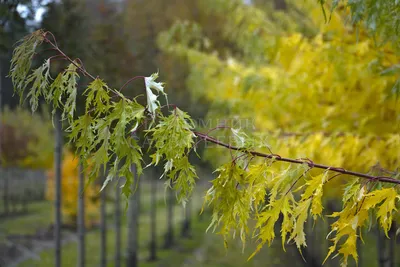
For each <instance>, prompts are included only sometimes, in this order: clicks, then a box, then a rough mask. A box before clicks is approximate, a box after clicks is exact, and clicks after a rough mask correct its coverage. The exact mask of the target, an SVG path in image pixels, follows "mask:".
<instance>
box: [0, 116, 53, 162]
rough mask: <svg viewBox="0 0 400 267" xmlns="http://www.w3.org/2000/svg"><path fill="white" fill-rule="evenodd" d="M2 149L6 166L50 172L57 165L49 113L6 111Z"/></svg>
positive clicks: (0, 143)
mask: <svg viewBox="0 0 400 267" xmlns="http://www.w3.org/2000/svg"><path fill="white" fill-rule="evenodd" d="M0 119H1V128H0V136H1V139H0V146H1V154H0V157H1V162H2V166H4V167H20V168H31V169H47V168H50V167H51V166H52V164H53V161H52V160H53V150H52V148H53V142H52V135H53V131H52V125H51V121H50V118H49V116H48V115H47V114H46V113H44V112H43V113H42V114H40V113H36V114H33V115H32V114H31V112H29V111H27V110H24V109H22V108H16V109H14V110H10V109H8V108H6V109H5V110H4V111H3V112H2V114H1V117H0Z"/></svg>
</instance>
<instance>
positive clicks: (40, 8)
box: [17, 0, 52, 24]
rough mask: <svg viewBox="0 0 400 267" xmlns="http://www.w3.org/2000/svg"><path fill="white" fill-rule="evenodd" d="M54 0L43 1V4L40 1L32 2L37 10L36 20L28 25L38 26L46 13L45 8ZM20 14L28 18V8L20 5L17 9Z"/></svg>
mask: <svg viewBox="0 0 400 267" xmlns="http://www.w3.org/2000/svg"><path fill="white" fill-rule="evenodd" d="M51 1H52V0H43V1H41V2H42V3H39V2H40V1H39V0H35V1H32V2H33V6H34V8H35V19H34V20H33V21H29V22H28V24H36V23H39V22H40V21H41V20H42V17H43V14H44V13H45V12H46V8H44V7H43V6H45V5H47V4H48V3H50V2H51ZM17 10H18V12H19V13H20V14H21V16H22V17H26V15H27V12H28V8H27V6H25V5H18V7H17Z"/></svg>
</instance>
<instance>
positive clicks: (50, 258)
mask: <svg viewBox="0 0 400 267" xmlns="http://www.w3.org/2000/svg"><path fill="white" fill-rule="evenodd" d="M162 186H163V185H161V187H162ZM161 187H160V188H159V190H158V194H157V222H158V223H157V236H158V240H157V242H158V247H161V246H162V244H163V238H164V234H165V231H166V227H167V223H166V216H167V214H166V204H165V198H164V190H163V189H162V188H161ZM150 201H151V198H150V185H149V184H148V183H143V187H142V192H141V217H140V224H139V227H140V230H139V233H140V237H139V245H140V253H139V258H140V260H141V261H142V262H143V263H144V264H145V266H159V265H157V264H158V263H157V262H154V263H148V262H147V257H148V244H149V240H150V229H149V227H150V217H149V210H150ZM201 205H202V200H201V199H200V194H199V191H197V192H196V193H195V195H194V198H193V213H192V218H193V221H198V220H197V219H196V218H197V215H198V211H199V209H200V207H201ZM114 207H115V203H114V200H113V194H111V193H110V196H109V197H108V201H107V208H106V210H107V227H108V230H107V259H108V262H109V264H108V266H113V264H114V255H115V225H114V220H115V218H114ZM121 207H122V211H123V215H122V218H121V225H122V227H121V231H122V235H121V236H122V244H121V247H122V251H121V252H120V253H121V258H122V261H123V258H124V255H125V248H126V244H127V236H128V235H127V223H126V222H127V220H126V213H125V212H124V207H125V202H124V201H122V203H121ZM183 215H184V212H183V207H182V206H180V205H178V204H176V205H175V207H174V225H175V237H176V239H177V248H180V249H179V250H182V251H184V253H183V252H182V251H179V252H177V251H175V250H169V251H164V250H159V252H158V256H159V258H160V259H162V258H165V257H170V256H171V253H172V254H173V253H177V254H179V255H180V256H183V255H186V254H188V253H189V254H190V253H191V250H192V249H194V248H195V247H196V246H198V245H200V243H201V242H202V239H201V236H203V233H204V230H205V229H206V224H207V223H208V220H203V221H202V222H201V223H195V224H193V230H194V231H193V232H194V235H193V238H192V239H186V240H183V239H181V238H178V237H179V235H180V227H181V222H182V221H183ZM52 218H53V207H52V203H51V202H48V201H42V202H37V203H34V204H31V205H30V212H29V213H28V214H26V215H21V216H17V217H12V218H9V219H5V220H2V221H1V222H0V229H1V231H2V233H3V234H2V238H4V237H5V236H6V235H10V234H34V233H36V231H37V230H38V229H46V227H48V226H49V225H51V224H52V222H53V220H52ZM63 234H64V235H68V236H70V237H71V236H72V238H69V239H70V240H69V241H68V242H66V243H65V244H64V245H63V246H62V265H63V266H74V265H75V264H76V262H77V242H76V236H75V234H74V233H72V232H71V231H67V230H63ZM182 248H183V249H182ZM86 252H87V253H86V263H87V265H86V266H99V262H100V255H99V254H100V232H99V230H98V229H97V230H91V231H88V232H87V234H86ZM32 256H33V257H31V258H30V259H28V260H26V261H23V262H21V263H20V264H19V265H18V266H19V267H28V266H29V267H32V266H41V267H42V266H43V267H46V266H49V267H50V266H51V267H53V266H54V249H53V248H50V249H49V248H47V249H43V250H41V251H40V252H38V253H37V254H36V255H34V253H33V255H32ZM172 259H173V260H174V261H175V262H176V261H183V260H184V258H182V257H176V256H175V257H172V258H171V259H170V260H172ZM163 262H164V263H165V261H164V260H163ZM163 266H164V265H163ZM174 266H176V265H174Z"/></svg>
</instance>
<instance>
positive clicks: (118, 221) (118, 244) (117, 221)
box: [115, 180, 121, 267]
mask: <svg viewBox="0 0 400 267" xmlns="http://www.w3.org/2000/svg"><path fill="white" fill-rule="evenodd" d="M115 267H121V189H120V188H119V180H117V188H116V189H115Z"/></svg>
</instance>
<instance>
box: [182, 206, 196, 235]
mask: <svg viewBox="0 0 400 267" xmlns="http://www.w3.org/2000/svg"><path fill="white" fill-rule="evenodd" d="M192 202H193V201H192V200H191V199H189V200H188V202H187V203H186V207H184V208H183V223H182V231H181V236H182V237H184V238H189V237H190V227H191V218H192Z"/></svg>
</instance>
